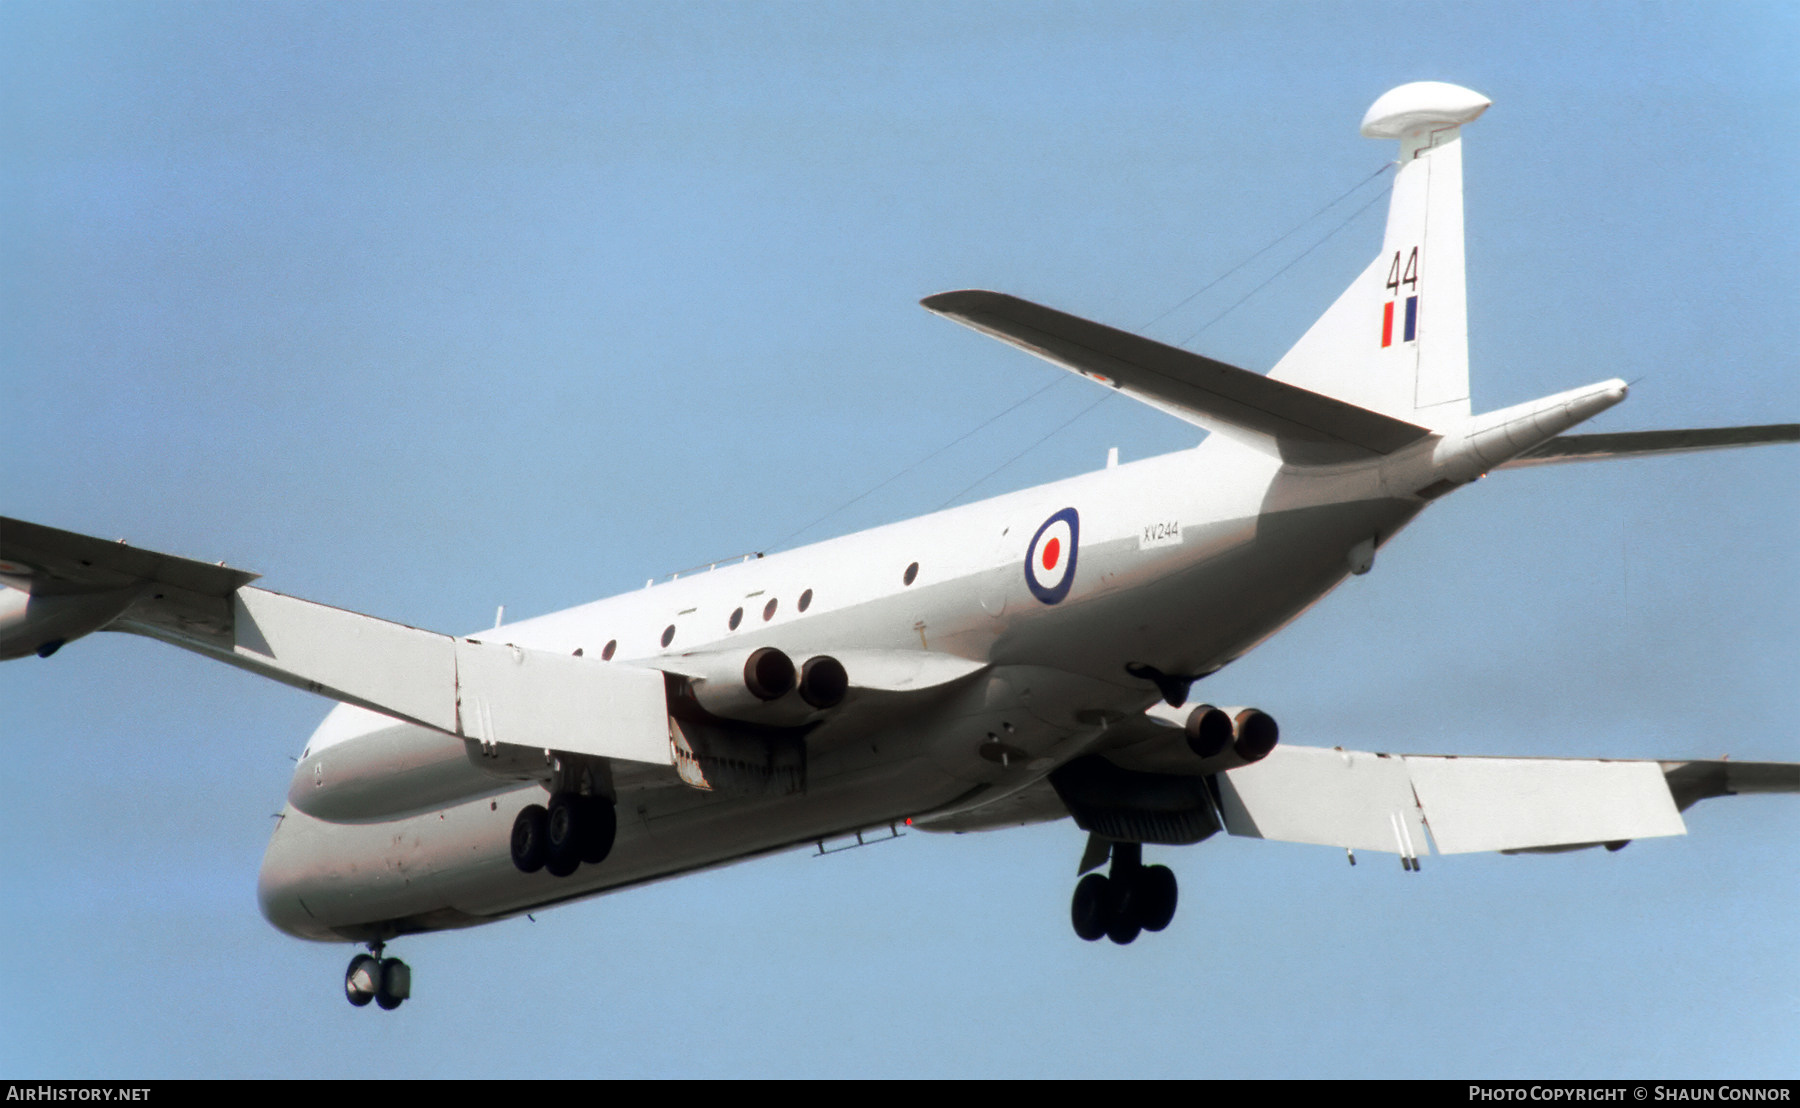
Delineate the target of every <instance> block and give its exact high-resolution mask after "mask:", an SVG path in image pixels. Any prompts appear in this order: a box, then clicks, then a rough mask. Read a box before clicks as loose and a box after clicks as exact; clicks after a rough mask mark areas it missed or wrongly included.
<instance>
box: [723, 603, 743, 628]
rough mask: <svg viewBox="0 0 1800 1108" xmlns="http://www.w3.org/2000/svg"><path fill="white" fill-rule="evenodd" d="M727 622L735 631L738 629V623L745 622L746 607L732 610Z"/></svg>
mask: <svg viewBox="0 0 1800 1108" xmlns="http://www.w3.org/2000/svg"><path fill="white" fill-rule="evenodd" d="M725 622H726V626H727V627H729V628H730V629H731V630H733V631H736V630H737V629H738V624H740V623H742V622H744V609H742V608H733V609H732V610H731V618H730V619H728V620H726V621H725Z"/></svg>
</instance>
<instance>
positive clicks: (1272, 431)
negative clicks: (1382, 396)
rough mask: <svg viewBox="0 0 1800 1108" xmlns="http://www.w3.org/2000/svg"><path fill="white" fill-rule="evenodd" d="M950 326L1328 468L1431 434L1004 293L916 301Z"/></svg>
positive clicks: (1284, 455)
mask: <svg viewBox="0 0 1800 1108" xmlns="http://www.w3.org/2000/svg"><path fill="white" fill-rule="evenodd" d="M920 303H922V304H923V305H924V306H925V307H926V308H928V309H929V310H931V311H933V312H936V313H937V314H938V315H941V316H943V317H945V318H946V319H952V320H955V321H956V322H958V323H961V324H963V325H964V326H966V327H969V328H972V329H974V330H977V331H980V332H982V333H983V334H985V335H990V336H992V337H994V338H997V339H999V340H1000V341H1002V342H1005V343H1008V344H1010V345H1012V346H1016V347H1018V348H1019V349H1021V350H1024V351H1026V352H1028V353H1031V354H1035V355H1037V356H1038V357H1040V358H1043V359H1044V360H1045V361H1048V362H1052V363H1054V364H1056V365H1059V366H1062V367H1063V368H1065V369H1070V370H1074V371H1075V372H1077V373H1080V374H1082V375H1083V376H1085V377H1091V378H1093V379H1094V380H1096V381H1099V382H1100V383H1101V384H1103V385H1107V386H1109V387H1111V388H1115V389H1118V390H1119V391H1120V392H1123V393H1125V394H1127V395H1129V396H1131V397H1132V398H1133V399H1135V400H1139V401H1142V402H1143V403H1145V404H1149V405H1150V406H1151V407H1154V408H1157V409H1160V410H1162V411H1165V412H1168V413H1169V414H1171V415H1174V416H1177V417H1179V418H1181V419H1184V420H1186V421H1188V422H1189V423H1192V424H1194V425H1196V426H1198V427H1204V428H1206V429H1207V430H1210V431H1218V432H1220V433H1222V434H1226V435H1229V436H1231V437H1233V438H1240V439H1245V440H1246V441H1249V442H1250V443H1252V444H1253V445H1256V446H1258V447H1261V448H1264V449H1269V450H1271V451H1273V452H1277V453H1279V454H1280V456H1281V457H1282V458H1283V459H1284V460H1286V461H1289V462H1293V463H1296V464H1302V465H1328V464H1333V463H1339V462H1349V461H1358V460H1363V459H1368V458H1373V457H1377V456H1380V455H1384V454H1391V453H1393V452H1394V451H1396V450H1398V449H1400V448H1401V447H1403V446H1406V445H1408V444H1409V443H1414V442H1417V441H1419V440H1420V439H1423V438H1425V437H1426V436H1427V435H1429V434H1430V433H1431V432H1430V431H1428V430H1427V429H1426V428H1424V427H1420V426H1417V425H1416V424H1412V423H1407V422H1405V421H1404V420H1399V419H1395V418H1393V417H1392V416H1386V415H1382V414H1381V413H1379V412H1375V411H1371V410H1369V409H1367V408H1362V407H1358V406H1357V405H1355V404H1350V403H1347V402H1345V401H1342V400H1335V399H1333V398H1331V397H1329V396H1323V395H1320V394H1319V393H1316V392H1312V391H1309V390H1307V389H1304V388H1301V387H1299V386H1298V385H1290V384H1286V383H1284V382H1281V381H1276V380H1273V379H1272V378H1269V377H1265V376H1263V375H1262V374H1260V373H1252V372H1251V371H1249V370H1247V369H1239V368H1238V367H1237V366H1233V365H1227V364H1226V363H1224V362H1220V361H1214V360H1213V359H1211V358H1207V357H1203V356H1202V355H1199V354H1195V353H1192V352H1190V351H1187V350H1182V349H1180V348H1178V347H1174V346H1165V345H1164V344H1162V343H1160V342H1156V341H1154V340H1152V339H1147V338H1144V337H1143V336H1142V335H1134V334H1131V333H1130V332H1128V331H1121V330H1118V329H1117V328H1114V327H1108V326H1106V325H1104V324H1100V323H1094V322H1091V321H1089V320H1085V319H1081V318H1079V317H1077V316H1072V315H1069V314H1067V313H1065V312H1059V311H1057V310H1056V309H1054V308H1047V307H1044V306H1043V305H1042V304H1034V303H1032V302H1031V301H1029V300H1021V299H1019V298H1018V297H1016V296H1008V295H1006V294H1004V293H998V292H987V291H983V290H980V289H966V290H963V291H960V292H942V293H938V294H937V295H936V296H929V297H926V298H925V299H924V300H923V301H921V302H920Z"/></svg>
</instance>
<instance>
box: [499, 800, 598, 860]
mask: <svg viewBox="0 0 1800 1108" xmlns="http://www.w3.org/2000/svg"><path fill="white" fill-rule="evenodd" d="M618 833H619V814H618V810H617V809H615V808H614V807H613V803H612V801H610V800H608V799H607V798H605V797H603V796H580V795H577V794H575V793H569V792H562V793H557V794H556V795H555V796H552V797H551V798H550V806H549V807H548V808H546V807H544V806H543V805H542V804H529V805H527V806H526V807H525V808H523V809H521V810H520V812H519V815H518V817H517V818H516V819H514V820H513V828H512V860H513V865H515V866H517V867H519V872H521V873H536V872H537V871H538V870H548V871H550V874H551V876H553V877H567V876H569V875H570V874H571V873H574V872H575V871H576V869H578V868H579V867H580V866H581V864H582V863H583V862H586V863H588V864H589V865H593V864H596V863H599V862H603V861H605V860H606V856H607V855H608V854H609V853H611V852H612V847H613V839H614V838H616V837H617V836H618Z"/></svg>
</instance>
